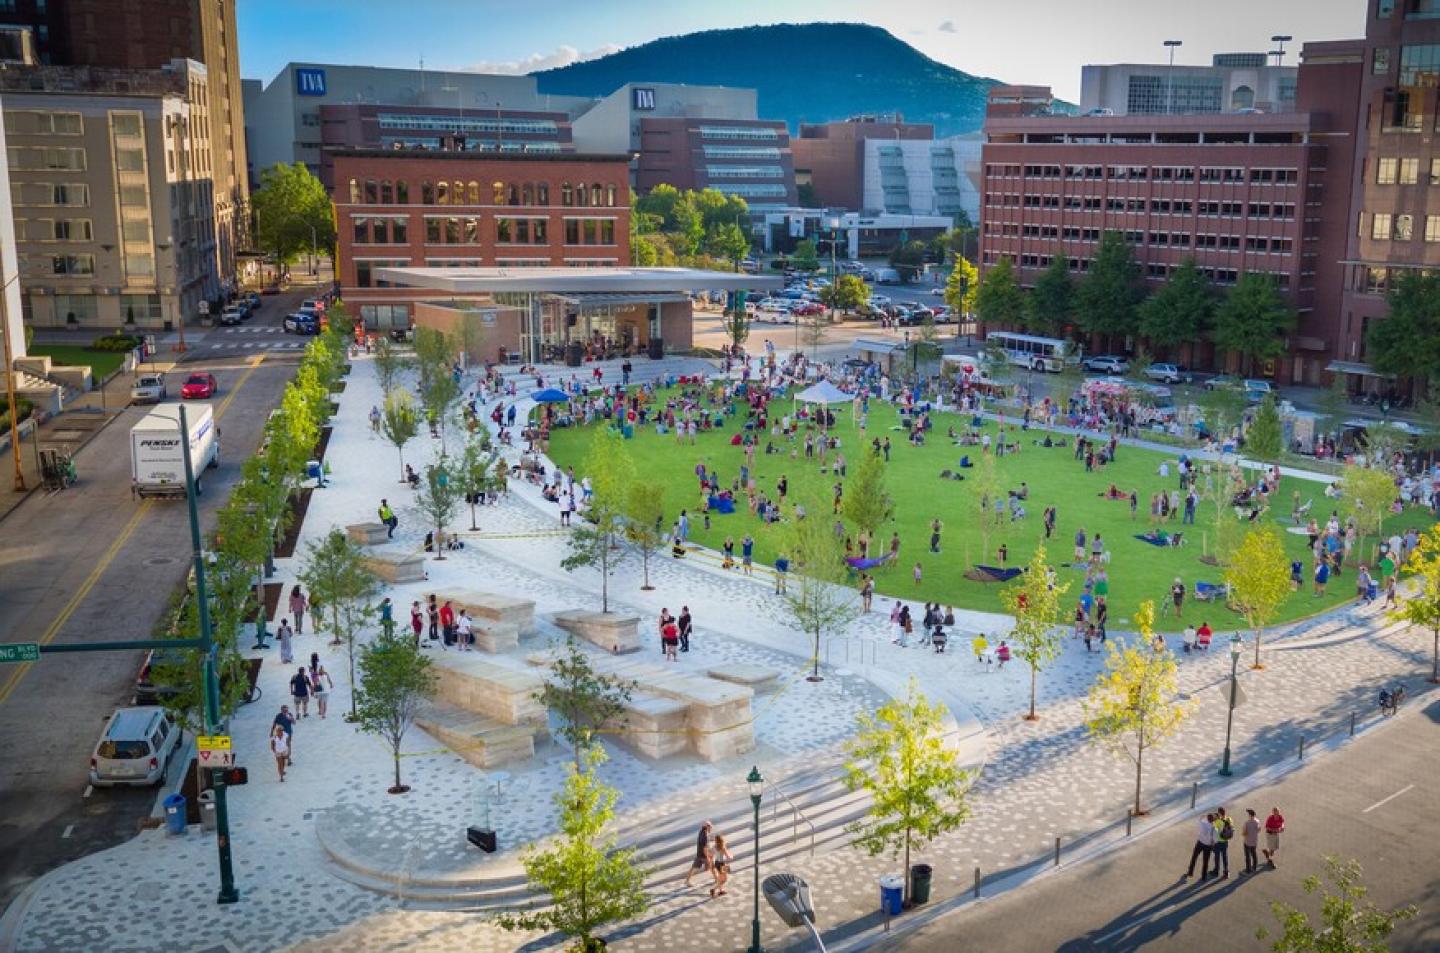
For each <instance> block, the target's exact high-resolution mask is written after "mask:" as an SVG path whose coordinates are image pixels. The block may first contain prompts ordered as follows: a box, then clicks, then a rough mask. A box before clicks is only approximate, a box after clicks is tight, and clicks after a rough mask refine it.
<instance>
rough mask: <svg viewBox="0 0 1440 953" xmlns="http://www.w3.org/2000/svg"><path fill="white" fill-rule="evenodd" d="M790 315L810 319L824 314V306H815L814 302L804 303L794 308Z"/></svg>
mask: <svg viewBox="0 0 1440 953" xmlns="http://www.w3.org/2000/svg"><path fill="white" fill-rule="evenodd" d="M790 313H791V314H796V315H799V316H800V317H802V318H810V317H814V316H815V315H817V314H824V313H825V306H824V305H820V304H815V303H814V302H808V303H806V304H802V305H800V306H799V307H798V308H795V309H794V310H793V311H791V312H790Z"/></svg>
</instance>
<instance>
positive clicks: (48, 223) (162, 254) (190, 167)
mask: <svg viewBox="0 0 1440 953" xmlns="http://www.w3.org/2000/svg"><path fill="white" fill-rule="evenodd" d="M0 98H3V106H4V123H5V136H6V141H7V145H8V157H9V165H10V170H9V171H10V196H11V199H12V202H13V206H14V209H13V212H14V228H15V239H16V244H17V248H18V253H19V254H18V269H19V274H20V276H21V286H22V290H23V292H24V311H25V318H26V321H27V323H31V324H33V325H35V326H37V327H67V326H69V327H79V328H91V329H96V330H100V329H114V328H117V327H122V326H129V327H134V328H136V329H151V328H154V329H161V328H163V329H166V330H169V329H171V328H174V327H178V326H181V325H182V324H183V322H184V321H185V320H191V319H193V318H194V317H195V316H197V315H198V314H199V313H200V305H201V302H202V301H209V300H213V299H216V298H218V297H219V295H220V294H221V290H222V276H221V275H220V273H219V270H218V266H217V254H216V247H217V245H218V241H219V240H218V238H217V223H216V220H215V202H214V196H213V190H214V182H213V179H212V171H213V168H214V161H213V154H212V146H213V143H214V140H213V139H212V138H211V136H210V130H211V128H212V127H211V123H210V116H209V114H208V111H207V104H208V103H211V102H213V99H212V98H211V97H210V96H209V95H208V94H207V71H206V69H205V67H204V66H202V65H201V64H199V63H197V62H195V61H193V60H183V59H181V60H175V61H173V62H172V63H170V64H169V65H168V66H166V67H164V68H162V69H157V70H133V69H118V70H110V69H100V68H91V67H56V66H32V67H17V68H12V69H8V70H5V71H3V72H0Z"/></svg>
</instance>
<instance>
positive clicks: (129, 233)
mask: <svg viewBox="0 0 1440 953" xmlns="http://www.w3.org/2000/svg"><path fill="white" fill-rule="evenodd" d="M120 237H121V238H123V239H124V240H125V241H127V242H144V243H147V244H148V243H149V241H150V219H149V218H148V217H143V216H142V217H139V218H127V219H125V220H124V221H123V222H122V223H121V224H120Z"/></svg>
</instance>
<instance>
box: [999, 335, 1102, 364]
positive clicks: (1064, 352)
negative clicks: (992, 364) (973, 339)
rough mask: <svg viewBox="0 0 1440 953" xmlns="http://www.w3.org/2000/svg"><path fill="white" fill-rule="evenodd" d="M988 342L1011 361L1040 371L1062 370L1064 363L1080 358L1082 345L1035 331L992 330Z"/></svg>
mask: <svg viewBox="0 0 1440 953" xmlns="http://www.w3.org/2000/svg"><path fill="white" fill-rule="evenodd" d="M985 344H986V347H987V348H989V349H990V350H998V351H1003V352H1004V354H1005V357H1006V359H1007V360H1009V362H1010V363H1011V364H1017V365H1019V366H1020V367H1028V368H1030V369H1031V370H1036V371H1052V372H1054V373H1059V372H1060V370H1061V368H1062V367H1063V366H1064V365H1066V364H1074V363H1076V362H1077V361H1078V360H1079V359H1080V355H1079V352H1078V349H1077V348H1076V347H1075V346H1074V345H1072V344H1071V343H1070V342H1069V341H1062V340H1060V339H1059V338H1045V337H1038V336H1036V335H1034V334H1016V333H1014V332H1011V331H991V332H990V333H989V334H988V335H986V337H985Z"/></svg>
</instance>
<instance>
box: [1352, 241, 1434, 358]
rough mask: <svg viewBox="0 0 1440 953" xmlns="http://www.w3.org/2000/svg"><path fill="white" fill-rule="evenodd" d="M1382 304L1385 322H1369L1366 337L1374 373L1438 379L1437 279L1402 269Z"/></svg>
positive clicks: (1421, 272)
mask: <svg viewBox="0 0 1440 953" xmlns="http://www.w3.org/2000/svg"><path fill="white" fill-rule="evenodd" d="M1392 274H1395V273H1394V272H1392ZM1385 301H1386V304H1387V305H1388V306H1389V311H1388V314H1387V315H1386V317H1385V320H1383V321H1373V322H1371V324H1370V330H1369V332H1368V333H1367V334H1366V337H1365V348H1366V351H1365V353H1366V354H1367V355H1369V357H1370V363H1371V364H1372V365H1373V366H1374V368H1375V370H1377V371H1379V372H1381V373H1382V374H1395V375H1396V376H1399V377H1409V378H1412V379H1415V380H1429V379H1431V378H1434V377H1437V376H1440V275H1435V274H1431V273H1428V272H1425V271H1421V270H1419V269H1409V268H1406V269H1401V270H1400V272H1399V274H1398V275H1397V276H1396V277H1394V278H1393V279H1392V280H1391V285H1390V291H1389V293H1388V294H1387V295H1386V296H1385Z"/></svg>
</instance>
